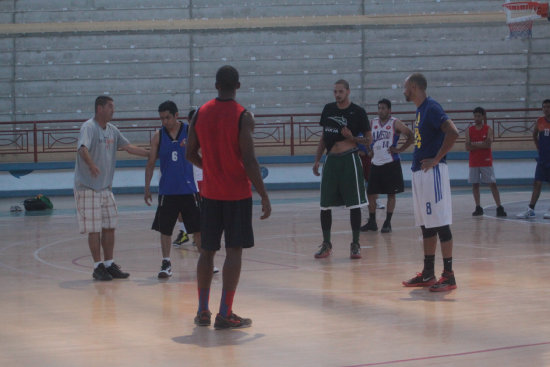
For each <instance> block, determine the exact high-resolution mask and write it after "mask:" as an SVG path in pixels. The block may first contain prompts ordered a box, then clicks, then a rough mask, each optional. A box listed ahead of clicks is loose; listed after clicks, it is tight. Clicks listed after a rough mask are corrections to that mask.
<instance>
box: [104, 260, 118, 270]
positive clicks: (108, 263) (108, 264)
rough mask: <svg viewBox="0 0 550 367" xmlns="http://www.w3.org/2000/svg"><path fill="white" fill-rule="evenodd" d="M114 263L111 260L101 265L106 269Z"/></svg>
mask: <svg viewBox="0 0 550 367" xmlns="http://www.w3.org/2000/svg"><path fill="white" fill-rule="evenodd" d="M114 262H115V260H113V259H111V260H105V261H104V262H103V265H105V267H106V268H108V267H109V266H111V265H113V263H114Z"/></svg>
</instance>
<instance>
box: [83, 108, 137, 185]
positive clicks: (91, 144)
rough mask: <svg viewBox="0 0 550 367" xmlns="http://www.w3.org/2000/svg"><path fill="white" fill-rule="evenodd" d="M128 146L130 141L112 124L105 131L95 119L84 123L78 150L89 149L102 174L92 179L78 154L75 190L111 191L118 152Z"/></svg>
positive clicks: (108, 124) (88, 169)
mask: <svg viewBox="0 0 550 367" xmlns="http://www.w3.org/2000/svg"><path fill="white" fill-rule="evenodd" d="M128 144H130V142H129V141H128V139H126V138H125V137H124V136H123V135H122V134H121V133H120V131H119V130H118V129H117V128H116V126H114V125H112V124H111V123H107V126H106V127H105V129H103V128H102V127H101V126H100V125H99V124H98V123H97V121H95V120H94V119H93V118H91V119H89V120H88V121H86V122H85V123H83V124H82V126H81V128H80V135H79V138H78V144H77V149H80V147H81V146H85V147H86V148H87V149H88V152H89V153H90V157H91V158H92V161H93V162H94V163H95V165H96V166H97V167H98V168H99V171H100V173H99V175H97V176H96V177H92V174H91V172H90V168H89V167H88V165H87V164H86V162H84V159H82V157H80V154H78V153H77V155H76V164H75V174H74V187H75V189H76V190H86V189H92V190H94V191H101V190H105V189H110V188H111V187H112V185H113V176H114V174H115V165H116V152H117V150H118V149H120V148H122V147H124V146H126V145H128Z"/></svg>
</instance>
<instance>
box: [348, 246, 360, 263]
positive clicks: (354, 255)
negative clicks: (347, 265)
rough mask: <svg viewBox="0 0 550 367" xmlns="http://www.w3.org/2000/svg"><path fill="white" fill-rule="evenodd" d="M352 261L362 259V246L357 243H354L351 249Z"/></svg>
mask: <svg viewBox="0 0 550 367" xmlns="http://www.w3.org/2000/svg"><path fill="white" fill-rule="evenodd" d="M349 257H350V259H360V258H361V245H359V243H357V242H352V243H351V245H350V249H349Z"/></svg>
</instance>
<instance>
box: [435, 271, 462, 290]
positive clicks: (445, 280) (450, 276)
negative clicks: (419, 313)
mask: <svg viewBox="0 0 550 367" xmlns="http://www.w3.org/2000/svg"><path fill="white" fill-rule="evenodd" d="M453 289H456V280H455V273H454V272H452V271H451V272H445V271H444V272H443V274H441V278H439V280H438V281H437V283H435V284H434V285H432V286H431V287H430V292H446V291H451V290H453Z"/></svg>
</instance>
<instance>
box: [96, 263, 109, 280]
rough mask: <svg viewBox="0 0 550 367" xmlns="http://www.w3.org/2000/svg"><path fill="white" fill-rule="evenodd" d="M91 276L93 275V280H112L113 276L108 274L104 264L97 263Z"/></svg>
mask: <svg viewBox="0 0 550 367" xmlns="http://www.w3.org/2000/svg"><path fill="white" fill-rule="evenodd" d="M92 276H93V277H94V279H95V280H102V281H106V280H113V277H112V276H111V274H109V272H108V271H107V269H106V268H105V265H103V264H99V265H98V266H97V268H95V269H94V272H93V273H92Z"/></svg>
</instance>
